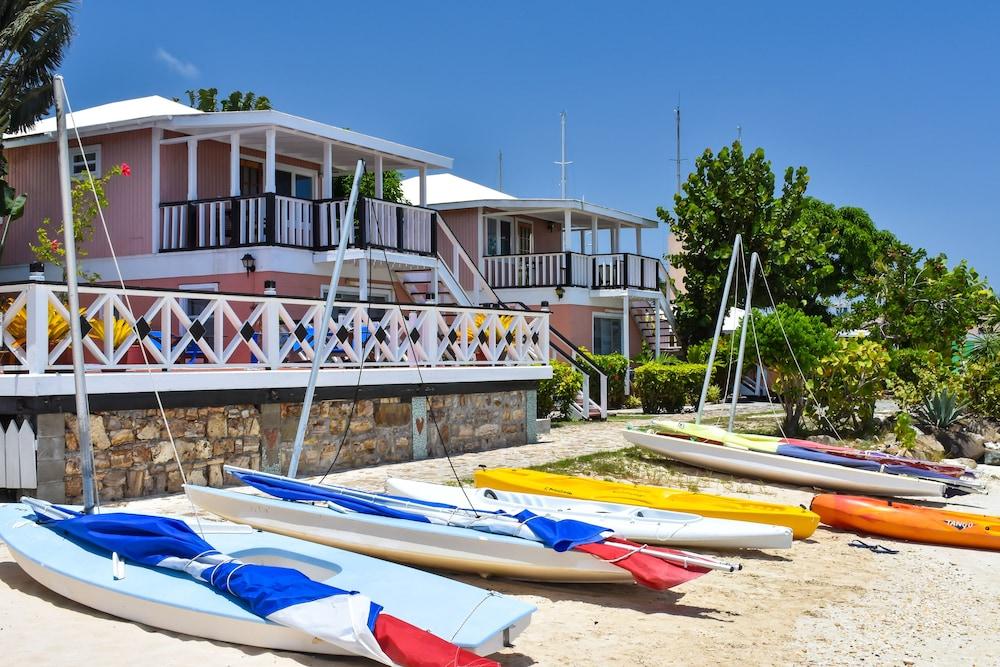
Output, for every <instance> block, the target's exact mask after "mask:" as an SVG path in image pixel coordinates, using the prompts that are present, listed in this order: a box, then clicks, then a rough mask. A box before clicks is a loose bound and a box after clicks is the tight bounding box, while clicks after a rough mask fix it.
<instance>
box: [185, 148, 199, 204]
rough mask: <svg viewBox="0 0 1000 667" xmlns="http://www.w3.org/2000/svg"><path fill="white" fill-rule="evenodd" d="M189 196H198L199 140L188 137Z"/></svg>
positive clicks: (190, 198)
mask: <svg viewBox="0 0 1000 667" xmlns="http://www.w3.org/2000/svg"><path fill="white" fill-rule="evenodd" d="M187 147H188V163H187V167H188V169H187V172H188V173H187V198H188V200H189V201H190V200H193V199H197V198H198V140H197V139H188V141H187Z"/></svg>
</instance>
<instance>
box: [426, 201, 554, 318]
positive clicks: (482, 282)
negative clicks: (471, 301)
mask: <svg viewBox="0 0 1000 667" xmlns="http://www.w3.org/2000/svg"><path fill="white" fill-rule="evenodd" d="M434 217H435V218H437V224H438V229H440V230H441V231H443V232H444V235H445V236H446V237H448V240H449V241H451V245H452V252H455V249H457V250H458V257H459V259H460V260H461V261H462V263H463V264H465V266H466V268H468V269H469V271H470V272H471V273H472V275H473V279H475V280H476V281H477V282H478V283H479V287H478V288H477V289H476V295H475V300H476V301H479V302H482V299H481V298H480V293H481V292H482V291H483V286H485V288H486V290H487V291H488V294H489V296H492V298H493V300H494V301H496V302H498V303H499V301H500V297H499V296H497V293H496V291H495V290H494V289H493V286H492V285H490V283H489V281H488V280H486V276H484V275H483V272H482V271H480V270H479V265H478V264H476V262H473V261H472V258H471V257H470V256H469V253H468V252H466V250H465V246H463V245H462V244H461V243H460V242H459V240H458V239H457V238H456V237H455V233H454V232H452V231H451V227H450V226H449V225H448V223H447V222H446V221H445V219H444V216H443V215H441V213H440V212H438V213H436V214H435V216H434ZM438 259H439V260H441V263H442V264H444V265H445V266H447V265H448V262H447V261H446V260H445V258H444V257H442V256H441V253H440V252H438ZM448 270H449V272H451V269H450V268H449V269H448ZM454 277H455V280H456V282H458V284H459V285H460V286H461V284H462V279H461V277H460V276H458V275H455V276H454ZM463 289H464V288H463ZM550 329H551V328H550Z"/></svg>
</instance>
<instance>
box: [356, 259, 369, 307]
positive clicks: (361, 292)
mask: <svg viewBox="0 0 1000 667" xmlns="http://www.w3.org/2000/svg"><path fill="white" fill-rule="evenodd" d="M368 268H369V267H368V253H367V251H366V252H365V254H364V256H362V257H361V259H359V260H358V299H360V300H361V301H367V300H368V282H369V276H368Z"/></svg>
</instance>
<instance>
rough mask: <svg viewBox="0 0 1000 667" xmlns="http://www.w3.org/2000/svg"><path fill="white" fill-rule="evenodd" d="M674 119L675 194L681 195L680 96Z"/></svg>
mask: <svg viewBox="0 0 1000 667" xmlns="http://www.w3.org/2000/svg"><path fill="white" fill-rule="evenodd" d="M674 118H675V119H676V124H677V157H675V158H674V164H675V165H676V166H677V194H678V195H680V194H681V162H684V160H682V159H681V96H680V95H678V96H677V106H676V107H674Z"/></svg>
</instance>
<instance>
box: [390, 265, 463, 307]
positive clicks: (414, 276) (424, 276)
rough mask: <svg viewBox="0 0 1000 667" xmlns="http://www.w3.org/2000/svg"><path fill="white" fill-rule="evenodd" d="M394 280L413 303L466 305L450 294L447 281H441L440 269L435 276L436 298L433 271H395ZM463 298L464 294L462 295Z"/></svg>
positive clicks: (450, 288) (450, 290) (450, 289)
mask: <svg viewBox="0 0 1000 667" xmlns="http://www.w3.org/2000/svg"><path fill="white" fill-rule="evenodd" d="M395 275H396V278H397V279H398V280H399V282H400V284H401V285H402V287H403V290H404V291H405V292H406V293H407V294H408V295H409V297H410V299H411V300H412V301H413V303H416V304H420V305H425V304H437V305H440V306H449V305H468V303H461V302H460V300H459V299H458V298H456V296H455V294H454V293H453V292H452V287H451V286H449V285H448V283H447V281H444V280H441V273H440V269H439V270H438V274H437V276H436V277H437V281H436V282H437V298H435V293H434V286H435V285H434V283H435V272H434V270H433V269H419V270H412V271H396V272H395ZM462 296H463V297H464V296H465V295H464V294H463V295H462Z"/></svg>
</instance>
